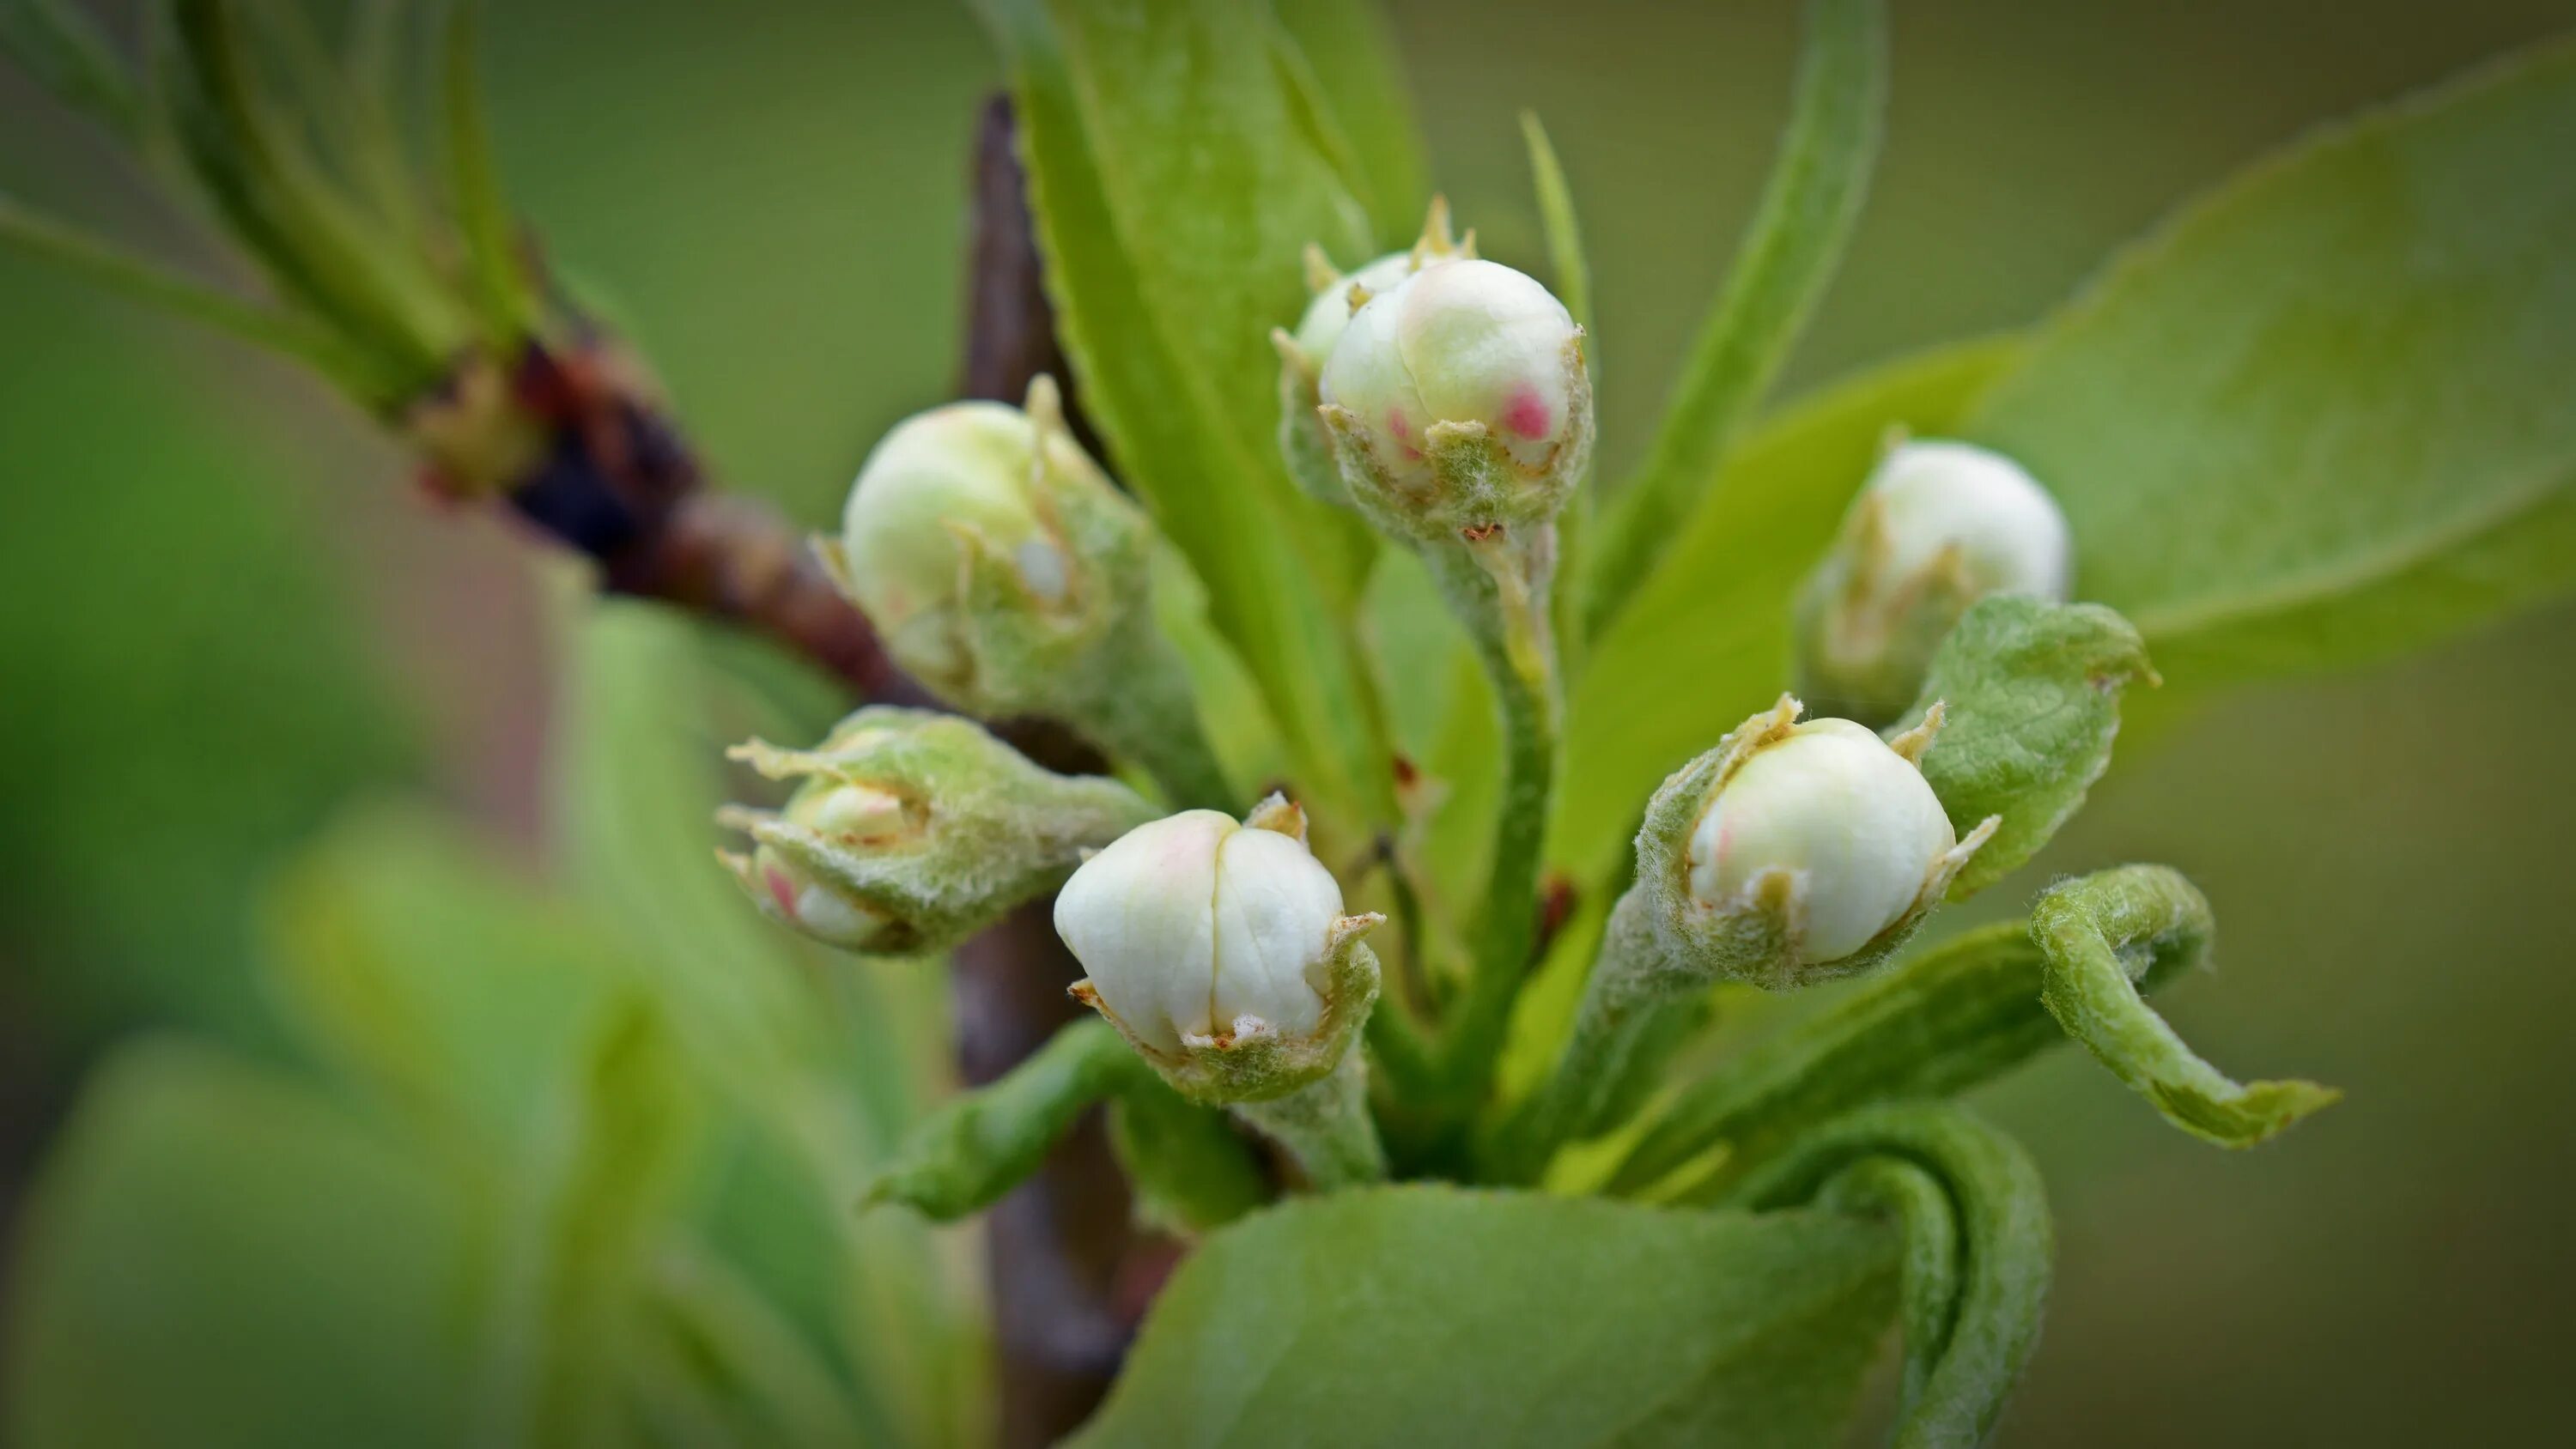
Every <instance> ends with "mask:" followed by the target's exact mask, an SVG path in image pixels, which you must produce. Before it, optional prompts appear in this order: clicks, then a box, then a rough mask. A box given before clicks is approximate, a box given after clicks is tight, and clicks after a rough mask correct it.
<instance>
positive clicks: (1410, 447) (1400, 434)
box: [1386, 408, 1422, 462]
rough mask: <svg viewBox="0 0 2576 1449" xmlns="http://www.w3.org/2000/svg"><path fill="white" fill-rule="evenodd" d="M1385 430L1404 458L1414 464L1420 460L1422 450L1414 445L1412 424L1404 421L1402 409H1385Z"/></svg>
mask: <svg viewBox="0 0 2576 1449" xmlns="http://www.w3.org/2000/svg"><path fill="white" fill-rule="evenodd" d="M1386 430H1387V432H1388V433H1389V434H1391V435H1393V437H1394V438H1395V445H1396V447H1397V448H1398V449H1400V450H1402V452H1403V453H1404V456H1405V457H1406V458H1408V459H1411V460H1413V461H1416V462H1419V461H1420V460H1421V458H1422V449H1421V448H1419V447H1418V446H1416V445H1415V444H1414V441H1413V424H1411V423H1409V422H1407V421H1405V418H1404V410H1403V409H1401V408H1389V409H1387V411H1386Z"/></svg>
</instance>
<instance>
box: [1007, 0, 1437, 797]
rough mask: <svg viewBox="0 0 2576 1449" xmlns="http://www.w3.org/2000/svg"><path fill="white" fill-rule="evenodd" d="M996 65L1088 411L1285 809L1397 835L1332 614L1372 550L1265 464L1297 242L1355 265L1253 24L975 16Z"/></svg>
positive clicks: (1211, 2)
mask: <svg viewBox="0 0 2576 1449" xmlns="http://www.w3.org/2000/svg"><path fill="white" fill-rule="evenodd" d="M980 8H981V10H982V12H983V13H984V15H985V17H986V20H987V23H988V25H989V26H990V28H991V29H992V30H993V32H994V34H995V36H996V38H997V39H998V40H999V42H1000V44H1001V48H1002V50H1003V51H1004V54H1005V56H1006V58H1007V61H1008V64H1009V68H1010V72H1011V79H1012V89H1013V94H1014V96H1015V98H1016V100H1017V103H1018V108H1019V121H1020V125H1021V128H1022V131H1021V155H1022V157H1023V158H1024V160H1025V162H1026V164H1027V166H1028V169H1029V176H1030V200H1031V203H1032V205H1033V208H1034V209H1035V211H1036V213H1037V217H1038V223H1039V229H1040V233H1041V236H1042V237H1043V239H1044V242H1045V248H1044V250H1045V253H1046V257H1047V263H1048V277H1047V280H1048V291H1049V295H1050V296H1051V297H1052V299H1053V300H1054V302H1055V304H1056V307H1057V322H1058V326H1059V329H1060V331H1061V332H1062V334H1063V338H1064V342H1065V348H1066V351H1067V353H1068V354H1069V355H1070V356H1071V357H1072V358H1073V360H1074V364H1075V367H1076V370H1077V371H1078V373H1079V374H1080V379H1081V383H1082V387H1081V393H1082V402H1083V406H1084V408H1085V410H1086V411H1088V412H1089V414H1090V415H1091V417H1092V418H1093V420H1094V421H1096V422H1097V423H1098V424H1099V425H1100V428H1101V431H1102V433H1103V434H1104V435H1105V436H1106V437H1107V438H1108V440H1109V442H1110V445H1111V451H1112V454H1113V459H1112V461H1113V462H1114V464H1115V466H1116V468H1117V470H1118V472H1119V475H1120V477H1121V478H1122V479H1124V480H1125V481H1126V483H1127V484H1128V485H1129V486H1130V487H1132V488H1134V489H1135V490H1136V492H1137V494H1138V495H1139V496H1140V497H1141V498H1143V499H1144V501H1145V503H1146V505H1147V507H1148V508H1149V509H1150V510H1151V511H1152V513H1153V516H1154V521H1155V522H1156V523H1157V524H1158V525H1159V526H1160V527H1161V528H1162V530H1163V533H1164V534H1165V536H1166V537H1168V538H1169V539H1170V540H1171V541H1172V542H1173V543H1174V544H1175V545H1176V546H1177V547H1178V548H1179V549H1180V550H1181V552H1182V553H1183V554H1184V555H1185V556H1186V557H1187V558H1188V559H1189V561H1190V563H1191V565H1192V567H1193V568H1194V569H1195V570H1196V571H1197V573H1198V575H1199V577H1200V579H1201V581H1202V582H1203V583H1204V584H1205V585H1206V587H1207V591H1208V598H1209V606H1210V608H1209V612H1210V617H1211V619H1212V620H1213V622H1214V623H1215V624H1216V627H1217V629H1218V631H1219V632H1220V633H1222V634H1224V635H1225V637H1226V638H1227V639H1228V640H1229V641H1230V642H1231V643H1232V644H1233V646H1234V647H1235V649H1236V650H1237V651H1238V652H1239V653H1240V654H1241V655H1242V656H1243V661H1244V664H1245V667H1246V668H1247V669H1248V670H1249V671H1250V672H1251V674H1252V676H1253V678H1254V679H1255V680H1256V681H1257V682H1258V683H1259V685H1260V686H1261V689H1262V692H1263V694H1264V696H1265V697H1266V698H1267V699H1268V701H1269V703H1270V707H1271V710H1272V712H1273V713H1274V714H1275V715H1277V717H1278V720H1279V723H1280V726H1281V731H1282V734H1283V735H1284V737H1285V738H1286V741H1287V743H1288V745H1289V748H1290V751H1291V753H1292V754H1293V756H1294V758H1295V760H1296V762H1297V765H1298V767H1299V769H1300V771H1301V774H1302V776H1303V778H1301V779H1300V780H1299V782H1298V783H1299V785H1300V788H1301V793H1302V794H1304V795H1306V796H1308V797H1321V798H1322V799H1323V800H1325V801H1327V802H1330V803H1331V804H1332V805H1334V806H1335V807H1336V808H1338V809H1341V810H1345V811H1359V812H1362V813H1364V814H1366V815H1367V816H1368V817H1369V818H1372V819H1384V818H1386V817H1387V816H1388V815H1389V814H1390V813H1391V805H1390V804H1389V801H1388V790H1389V788H1390V787H1389V785H1388V783H1387V776H1388V762H1387V760H1386V758H1385V751H1384V749H1383V747H1382V745H1381V744H1380V743H1379V741H1380V739H1381V738H1382V731H1381V728H1380V725H1379V721H1378V714H1377V706H1376V704H1375V702H1374V700H1373V699H1371V698H1370V696H1369V694H1368V692H1367V689H1366V681H1365V679H1364V678H1363V677H1362V675H1361V674H1360V672H1359V671H1358V669H1357V667H1356V660H1355V658H1354V652H1353V650H1352V648H1351V645H1350V621H1349V617H1348V616H1349V614H1350V611H1351V608H1352V605H1353V603H1354V601H1355V599H1356V597H1357V595H1358V592H1359V589H1360V587H1361V585H1362V583H1363V581H1364V579H1365V576H1366V571H1367V567H1368V563H1369V560H1370V559H1371V557H1372V556H1373V555H1374V553H1375V551H1376V541H1375V539H1374V538H1373V537H1371V536H1370V535H1369V533H1368V532H1367V530H1366V529H1365V528H1364V527H1363V526H1362V525H1361V524H1360V523H1359V521H1358V520H1357V518H1356V517H1354V516H1352V515H1350V514H1349V513H1347V512H1344V511H1342V510H1337V509H1333V508H1330V507H1328V506H1327V505H1324V504H1321V503H1318V502H1315V501H1314V500H1312V499H1309V498H1307V497H1305V496H1304V495H1303V494H1301V493H1300V492H1298V490H1297V488H1296V485H1295V484H1294V483H1292V482H1291V481H1290V479H1289V477H1288V474H1287V469H1286V465H1285V464H1284V462H1283V461H1282V460H1281V459H1280V457H1279V454H1278V446H1277V441H1276V436H1275V433H1276V428H1277V424H1278V406H1279V404H1278V395H1277V387H1276V383H1277V376H1278V367H1279V361H1278V358H1277V356H1276V354H1275V353H1274V352H1273V351H1272V350H1271V348H1270V344H1269V341H1268V336H1269V331H1270V329H1271V328H1272V327H1274V326H1279V325H1283V324H1286V323H1288V322H1290V321H1292V320H1293V319H1294V318H1295V317H1296V316H1297V314H1298V313H1299V311H1300V310H1301V309H1302V308H1303V307H1304V305H1305V300H1306V293H1305V286H1304V283H1303V280H1302V265H1301V262H1300V260H1299V257H1300V253H1301V251H1302V249H1303V247H1304V246H1305V245H1306V244H1307V243H1309V242H1317V243H1321V244H1322V245H1323V246H1324V247H1325V249H1326V250H1327V251H1328V252H1330V253H1332V254H1333V255H1334V256H1336V257H1338V258H1340V259H1342V260H1343V261H1344V262H1345V263H1349V262H1355V261H1357V260H1359V259H1362V258H1365V257H1366V256H1368V255H1369V254H1370V246H1371V242H1370V236H1369V228H1368V222H1367V218H1366V217H1365V216H1364V215H1363V213H1362V211H1361V208H1360V205H1359V203H1358V202H1357V201H1356V200H1355V199H1354V198H1353V197H1352V195H1351V194H1350V192H1349V191H1347V190H1346V189H1344V187H1343V185H1342V182H1341V179H1340V177H1339V176H1338V174H1337V173H1336V170H1335V167H1334V165H1333V162H1332V160H1331V158H1330V157H1329V156H1327V155H1326V154H1325V152H1324V150H1323V149H1322V146H1321V143H1320V142H1319V141H1318V139H1317V137H1316V136H1315V135H1314V134H1313V132H1312V131H1311V129H1309V128H1307V127H1304V126H1301V125H1300V124H1299V116H1300V108H1299V104H1298V97H1297V96H1296V95H1295V94H1293V93H1292V89H1291V87H1290V86H1289V84H1288V81H1287V79H1286V77H1285V76H1284V75H1283V72H1282V70H1281V68H1280V66H1279V65H1278V64H1277V63H1276V62H1277V41H1278V32H1277V30H1276V29H1275V28H1274V27H1273V26H1271V25H1270V24H1269V23H1268V20H1267V17H1266V14H1265V12H1263V11H1262V10H1260V9H1258V8H1256V7H1252V6H1244V5H1235V4H1228V3H1223V0H1112V3H1106V4H1076V3H1071V0H1063V3H1054V4H1049V3H1047V0H984V3H982V4H981V6H980Z"/></svg>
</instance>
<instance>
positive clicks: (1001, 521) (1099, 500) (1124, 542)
mask: <svg viewBox="0 0 2576 1449" xmlns="http://www.w3.org/2000/svg"><path fill="white" fill-rule="evenodd" d="M1152 538H1153V525H1152V524H1151V523H1150V522H1148V521H1147V519H1146V517H1145V515H1144V513H1143V512H1142V511H1140V510H1139V509H1138V508H1137V507H1136V506H1135V505H1134V504H1133V503H1131V502H1129V501H1128V499H1127V498H1126V497H1125V495H1123V494H1121V493H1120V492H1119V491H1118V490H1117V488H1115V487H1114V486H1112V485H1111V483H1110V481H1109V479H1108V477H1107V475H1105V474H1104V473H1102V472H1101V470H1100V466H1099V465H1098V464H1097V463H1094V462H1093V461H1092V460H1091V456H1090V455H1089V454H1087V453H1085V452H1084V451H1083V450H1082V445H1081V444H1080V443H1079V442H1076V441H1075V440H1074V437H1073V434H1072V432H1071V431H1070V430H1069V429H1068V428H1067V427H1066V426H1065V422H1064V408H1063V404H1062V401H1061V398H1060V395H1059V394H1058V393H1057V391H1056V386H1055V382H1054V380H1053V379H1051V378H1047V377H1040V378H1038V379H1037V380H1036V381H1035V382H1033V383H1031V384H1030V386H1029V395H1028V405H1027V407H1026V408H1025V409H1022V408H1014V407H1011V406H1008V405H1007V404H1003V403H995V402H961V403H951V404H948V405H946V406H944V407H937V408H932V409H931V410H930V411H928V412H925V413H920V414H917V415H915V416H914V417H911V418H909V419H906V420H905V421H904V422H902V423H900V424H898V425H897V426H896V427H895V428H894V430H893V431H892V432H889V433H887V434H886V435H885V437H884V439H883V440H881V441H880V442H879V443H878V444H877V446H876V449H875V451H873V452H871V453H869V454H868V458H867V462H866V463H865V464H864V465H863V466H862V467H861V468H860V470H859V476H858V481H857V482H856V483H855V484H854V485H853V486H852V487H851V489H850V497H849V503H848V505H847V507H846V508H845V509H844V511H843V514H842V519H841V536H840V538H839V539H838V540H837V541H833V540H824V541H822V542H821V544H820V545H819V546H820V548H821V551H822V553H823V555H824V559H825V562H826V563H827V564H828V565H829V566H830V567H831V569H832V572H833V575H834V577H835V578H836V580H837V581H838V582H839V583H840V586H841V590H842V592H843V593H845V594H847V595H848V596H849V598H850V600H851V602H853V603H855V604H857V605H858V606H859V609H860V611H861V612H863V613H865V614H866V615H867V616H868V620H869V622H870V623H872V624H874V625H875V626H876V629H877V632H878V634H879V635H880V636H882V637H883V638H884V640H885V644H886V649H887V651H888V652H889V653H890V654H892V655H893V656H894V659H895V662H896V663H898V664H900V665H902V666H903V667H904V669H905V670H906V671H908V672H909V673H911V674H912V675H913V676H914V677H915V678H917V679H919V680H920V681H921V682H922V683H924V684H926V685H928V686H929V687H930V688H931V689H933V690H935V691H936V692H937V693H938V694H939V696H940V697H941V698H942V699H945V700H947V701H949V702H950V703H952V704H955V705H957V706H958V707H959V708H961V709H965V710H968V711H970V712H972V713H975V714H979V715H984V716H987V717H998V716H1004V715H1012V714H1052V715H1055V716H1057V717H1058V718H1068V719H1073V720H1074V721H1075V722H1076V723H1080V722H1081V721H1080V715H1081V714H1082V713H1083V712H1084V711H1083V710H1082V708H1080V707H1079V705H1077V706H1076V707H1074V708H1067V707H1066V706H1067V700H1066V699H1065V697H1064V696H1065V692H1066V690H1067V688H1068V687H1069V686H1071V685H1072V684H1074V683H1077V682H1080V681H1085V680H1090V679H1096V678H1097V677H1098V676H1099V674H1100V672H1101V670H1102V669H1103V668H1104V667H1105V666H1108V665H1113V664H1114V663H1115V661H1114V660H1108V659H1105V658H1104V655H1105V654H1106V653H1108V652H1109V651H1112V650H1115V649H1118V648H1119V647H1121V645H1122V644H1124V643H1126V642H1127V641H1128V640H1129V639H1130V638H1131V637H1132V635H1133V633H1134V631H1135V630H1136V629H1138V628H1140V627H1142V628H1148V629H1150V627H1151V623H1150V617H1149V616H1150V601H1149V597H1148V593H1147V586H1146V563H1147V557H1148V553H1149V550H1150V547H1151V541H1152Z"/></svg>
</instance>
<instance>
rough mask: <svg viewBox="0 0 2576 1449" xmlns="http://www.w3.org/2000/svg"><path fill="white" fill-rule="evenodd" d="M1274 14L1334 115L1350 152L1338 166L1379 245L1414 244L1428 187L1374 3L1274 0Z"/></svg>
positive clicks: (1398, 71) (1390, 40) (1408, 105)
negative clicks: (1365, 215)
mask: <svg viewBox="0 0 2576 1449" xmlns="http://www.w3.org/2000/svg"><path fill="white" fill-rule="evenodd" d="M1271 13H1272V14H1273V15H1274V16H1275V17H1276V18H1277V20H1278V23H1279V28H1280V30H1281V32H1282V34H1283V38H1285V39H1286V40H1287V41H1288V42H1289V44H1290V45H1292V46H1293V47H1294V48H1295V51H1296V55H1295V57H1294V59H1295V61H1296V63H1297V64H1298V65H1299V66H1300V67H1301V70H1302V74H1303V76H1305V77H1311V83H1312V86H1313V89H1314V91H1315V94H1316V96H1317V97H1318V99H1320V100H1321V101H1323V102H1324V104H1325V105H1326V106H1327V107H1328V108H1329V109H1330V110H1331V113H1332V120H1333V122H1334V130H1335V131H1336V132H1337V133H1338V139H1339V140H1340V141H1341V143H1342V144H1343V145H1344V146H1346V147H1347V148H1348V150H1347V159H1343V158H1341V157H1336V158H1335V160H1336V163H1337V167H1338V169H1339V170H1340V171H1341V174H1342V180H1343V184H1344V185H1346V186H1348V187H1349V188H1350V191H1351V194H1352V195H1354V196H1356V197H1358V198H1359V202H1360V205H1361V206H1362V207H1363V208H1365V209H1366V210H1367V212H1368V217H1369V222H1370V224H1371V227H1372V229H1373V230H1374V232H1375V234H1376V240H1377V244H1378V245H1379V246H1380V247H1394V246H1396V245H1399V244H1401V243H1403V242H1407V241H1410V240H1412V237H1413V233H1414V229H1415V228H1417V227H1419V226H1420V225H1421V224H1422V204H1423V201H1424V198H1425V195H1426V193H1427V192H1428V191H1429V190H1430V183H1429V181H1428V180H1426V179H1425V178H1426V175H1427V171H1428V168H1427V166H1426V165H1425V163H1424V161H1423V158H1422V135H1421V132H1420V131H1419V130H1417V129H1416V128H1415V126H1414V122H1413V100H1412V97H1411V95H1410V93H1408V92H1407V91H1406V89H1405V85H1404V75H1403V69H1402V66H1401V64H1400V63H1399V59H1398V57H1397V55H1396V52H1395V39H1394V37H1393V36H1391V35H1389V34H1387V27H1386V17H1385V16H1384V15H1382V14H1380V13H1379V11H1378V7H1377V6H1376V5H1375V4H1374V3H1372V0H1273V3H1272V5H1271ZM1342 260H1343V261H1344V262H1345V263H1346V264H1348V263H1351V262H1356V261H1359V260H1362V259H1361V258H1357V257H1345V258H1343V259H1342Z"/></svg>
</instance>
